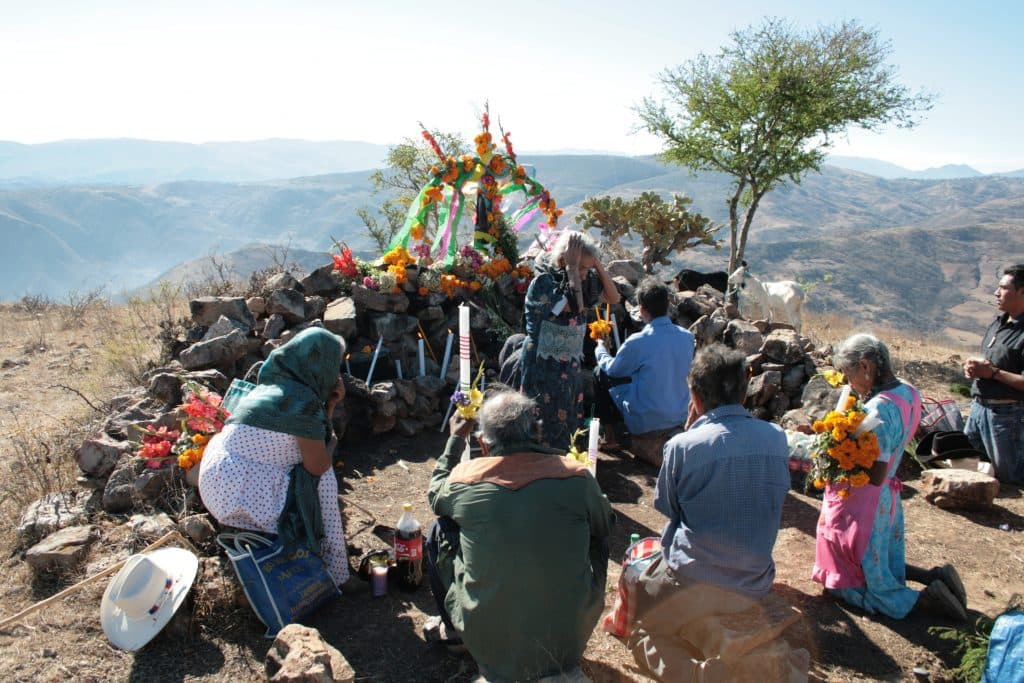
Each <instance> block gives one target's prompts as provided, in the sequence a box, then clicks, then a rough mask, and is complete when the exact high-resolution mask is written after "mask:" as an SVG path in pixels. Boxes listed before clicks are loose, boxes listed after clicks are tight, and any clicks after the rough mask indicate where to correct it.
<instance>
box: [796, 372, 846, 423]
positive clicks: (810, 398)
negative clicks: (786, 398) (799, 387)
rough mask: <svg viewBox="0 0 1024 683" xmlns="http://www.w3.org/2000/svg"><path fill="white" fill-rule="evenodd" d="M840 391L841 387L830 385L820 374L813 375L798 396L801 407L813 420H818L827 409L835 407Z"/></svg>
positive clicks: (826, 412)
mask: <svg viewBox="0 0 1024 683" xmlns="http://www.w3.org/2000/svg"><path fill="white" fill-rule="evenodd" d="M841 393H842V389H841V388H839V387H834V386H832V385H831V384H829V383H828V382H826V381H825V378H824V377H822V376H821V375H815V376H814V377H811V379H810V380H809V381H808V382H807V384H806V385H805V386H804V392H803V394H802V395H801V397H800V406H801V409H802V410H803V411H804V412H805V413H807V414H808V415H810V416H812V417H813V418H814V419H815V420H820V419H821V418H823V417H825V415H826V414H828V411H830V410H833V409H835V407H836V402H837V401H838V400H839V394H841Z"/></svg>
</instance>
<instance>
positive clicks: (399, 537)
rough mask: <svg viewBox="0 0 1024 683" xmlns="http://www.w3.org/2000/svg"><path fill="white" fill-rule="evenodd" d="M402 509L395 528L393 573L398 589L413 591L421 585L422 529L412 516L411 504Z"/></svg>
mask: <svg viewBox="0 0 1024 683" xmlns="http://www.w3.org/2000/svg"><path fill="white" fill-rule="evenodd" d="M402 507H403V509H404V510H405V512H403V513H402V517H401V519H399V520H398V526H396V527H395V563H396V565H397V566H396V567H395V571H397V572H398V587H399V588H401V589H402V590H405V591H414V590H416V589H417V588H419V587H420V584H421V583H423V527H421V526H420V523H419V522H418V521H417V520H416V518H415V517H413V516H412V503H406V504H405V505H403V506H402Z"/></svg>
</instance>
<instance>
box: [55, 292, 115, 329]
mask: <svg viewBox="0 0 1024 683" xmlns="http://www.w3.org/2000/svg"><path fill="white" fill-rule="evenodd" d="M103 290H104V288H103V287H96V288H95V289H91V290H89V291H86V292H79V291H78V290H77V289H73V290H71V291H70V292H68V295H67V303H66V304H64V305H61V306H58V307H57V311H58V315H59V316H60V320H61V323H62V327H63V329H65V330H67V329H71V328H75V327H82V326H83V325H85V324H86V323H87V322H89V319H90V317H91V314H93V313H98V312H101V311H104V310H107V309H108V308H109V307H110V300H109V299H107V297H106V295H105V294H104V293H103Z"/></svg>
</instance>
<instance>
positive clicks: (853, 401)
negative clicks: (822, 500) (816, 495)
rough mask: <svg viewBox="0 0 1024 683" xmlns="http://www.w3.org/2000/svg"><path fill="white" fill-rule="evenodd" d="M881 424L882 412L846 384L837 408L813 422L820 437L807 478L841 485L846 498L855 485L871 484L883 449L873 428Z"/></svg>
mask: <svg viewBox="0 0 1024 683" xmlns="http://www.w3.org/2000/svg"><path fill="white" fill-rule="evenodd" d="M879 424H881V420H880V419H879V418H878V416H877V415H874V414H869V413H867V412H866V411H865V410H864V405H863V404H862V403H861V402H860V401H858V400H857V398H856V397H855V396H851V395H850V387H849V386H846V387H843V392H842V394H841V395H840V397H839V401H838V403H837V404H836V408H835V410H832V411H829V413H828V414H827V415H826V416H825V417H824V418H823V419H821V420H816V421H815V422H814V424H813V425H812V429H813V430H814V433H815V434H817V435H818V438H817V441H816V442H815V445H814V448H813V450H812V452H811V458H812V460H811V470H810V472H809V473H808V476H807V480H808V481H810V482H813V484H814V487H815V488H819V489H823V488H825V484H826V483H831V484H832V485H833V486H837V485H838V486H839V487H840V488H839V491H838V492H837V493H838V495H839V496H840V497H842V498H845V497H847V496H849V495H850V488H851V487H852V488H859V487H861V486H864V485H865V484H867V483H868V482H869V481H870V475H869V471H870V470H871V467H872V466H873V465H874V464H875V461H876V460H877V459H878V455H879V453H880V449H879V446H878V438H877V437H876V436H875V434H874V432H872V431H871V430H872V429H874V428H875V427H877V426H878V425H879Z"/></svg>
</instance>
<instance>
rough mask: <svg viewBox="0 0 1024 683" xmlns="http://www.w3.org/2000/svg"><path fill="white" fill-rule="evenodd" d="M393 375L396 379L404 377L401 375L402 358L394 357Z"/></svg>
mask: <svg viewBox="0 0 1024 683" xmlns="http://www.w3.org/2000/svg"><path fill="white" fill-rule="evenodd" d="M395 376H396V377H398V379H405V378H404V377H402V360H401V359H400V358H396V359H395Z"/></svg>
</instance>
